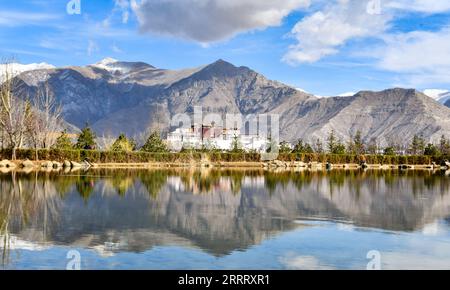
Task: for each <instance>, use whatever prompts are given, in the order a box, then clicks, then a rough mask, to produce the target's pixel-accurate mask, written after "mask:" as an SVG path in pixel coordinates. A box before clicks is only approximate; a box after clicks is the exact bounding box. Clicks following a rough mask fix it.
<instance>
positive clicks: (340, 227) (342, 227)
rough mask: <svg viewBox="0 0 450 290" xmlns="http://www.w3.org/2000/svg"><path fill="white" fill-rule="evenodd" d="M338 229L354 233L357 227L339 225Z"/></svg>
mask: <svg viewBox="0 0 450 290" xmlns="http://www.w3.org/2000/svg"><path fill="white" fill-rule="evenodd" d="M337 228H338V230H340V231H344V232H353V231H354V229H355V227H354V226H353V225H351V224H337Z"/></svg>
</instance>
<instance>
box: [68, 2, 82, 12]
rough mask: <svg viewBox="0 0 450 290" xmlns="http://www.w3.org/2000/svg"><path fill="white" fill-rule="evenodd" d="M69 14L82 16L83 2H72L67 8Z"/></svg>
mask: <svg viewBox="0 0 450 290" xmlns="http://www.w3.org/2000/svg"><path fill="white" fill-rule="evenodd" d="M66 11H67V14H69V15H80V14H81V0H70V1H69V2H68V3H67V6H66Z"/></svg>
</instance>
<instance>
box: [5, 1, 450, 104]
mask: <svg viewBox="0 0 450 290" xmlns="http://www.w3.org/2000/svg"><path fill="white" fill-rule="evenodd" d="M79 1H80V3H81V14H79V15H78V14H74V15H69V14H68V13H67V9H66V8H67V7H66V6H67V4H68V3H69V2H70V0H15V1H2V2H1V4H0V5H1V9H0V56H2V57H11V56H14V57H15V58H17V59H18V61H19V62H21V63H26V64H27V63H35V62H39V63H40V62H47V63H49V64H53V65H55V66H68V65H86V64H91V63H95V62H97V61H99V60H101V59H103V58H105V57H113V58H116V59H120V60H129V61H133V60H139V61H145V62H147V63H150V64H152V65H154V66H157V67H160V68H169V69H177V68H186V67H196V66H200V65H204V64H207V63H211V62H213V61H215V60H217V59H219V58H221V59H225V60H227V61H230V62H232V63H234V64H235V65H244V66H248V67H250V68H252V69H254V70H256V71H258V72H261V73H263V74H264V75H266V76H267V77H269V78H271V79H275V80H279V81H281V82H284V83H287V84H289V85H292V86H295V87H297V88H301V89H304V90H306V91H308V92H311V93H314V94H317V95H338V94H341V93H345V92H356V91H359V90H363V89H368V90H380V89H385V88H389V87H394V86H402V87H415V88H418V89H421V90H422V89H427V88H439V89H450V57H449V56H450V26H449V24H450V1H448V0H434V1H429V0H408V1H406V0H331V1H325V0H266V1H259V0H246V1H238V0H183V1H179V0H131V1H129V0H79Z"/></svg>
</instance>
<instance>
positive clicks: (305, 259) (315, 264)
mask: <svg viewBox="0 0 450 290" xmlns="http://www.w3.org/2000/svg"><path fill="white" fill-rule="evenodd" d="M280 263H281V264H283V265H284V266H285V267H286V268H287V269H288V270H332V269H333V267H331V266H327V265H323V264H322V263H321V262H320V261H319V260H318V259H317V258H316V257H313V256H293V257H291V255H289V256H286V257H282V258H281V259H280Z"/></svg>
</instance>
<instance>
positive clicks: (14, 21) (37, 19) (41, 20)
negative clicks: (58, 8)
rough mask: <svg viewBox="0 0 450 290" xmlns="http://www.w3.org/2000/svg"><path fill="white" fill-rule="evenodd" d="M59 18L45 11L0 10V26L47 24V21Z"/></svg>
mask: <svg viewBox="0 0 450 290" xmlns="http://www.w3.org/2000/svg"><path fill="white" fill-rule="evenodd" d="M58 18H60V16H58V15H54V14H47V13H32V12H19V11H7V10H3V11H0V26H9V27H16V26H26V25H48V21H50V20H56V19H58Z"/></svg>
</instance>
